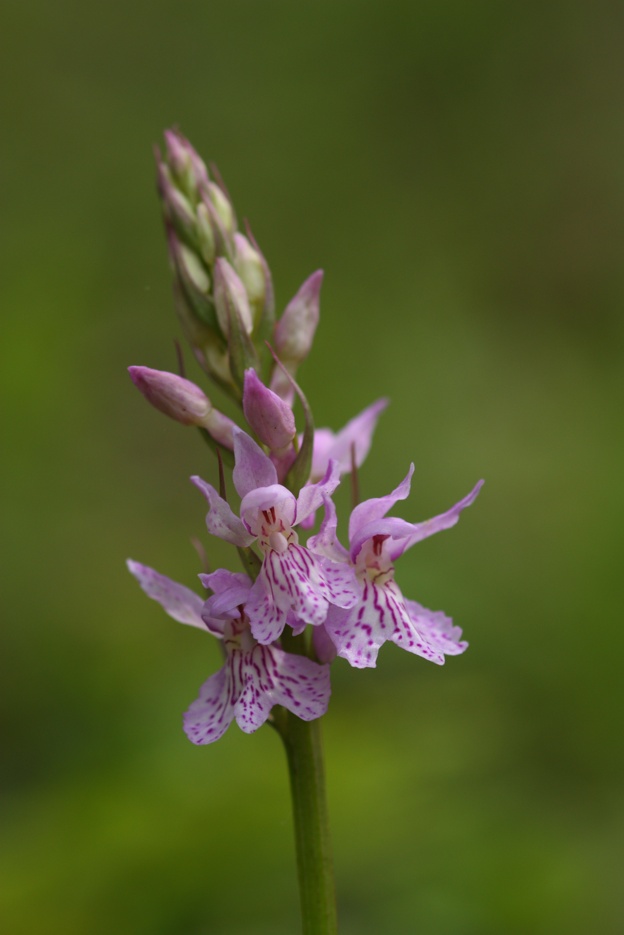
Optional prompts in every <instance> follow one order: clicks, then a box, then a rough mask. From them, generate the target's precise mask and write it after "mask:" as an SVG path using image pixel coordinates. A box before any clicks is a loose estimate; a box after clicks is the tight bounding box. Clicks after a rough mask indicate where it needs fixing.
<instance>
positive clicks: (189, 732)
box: [184, 657, 235, 744]
mask: <svg viewBox="0 0 624 935" xmlns="http://www.w3.org/2000/svg"><path fill="white" fill-rule="evenodd" d="M231 661H232V657H230V659H228V662H226V664H225V665H224V666H223V668H222V669H219V671H218V672H216V673H215V675H211V676H210V678H209V679H208V681H207V682H204V684H203V685H202V687H201V689H200V692H199V698H198V699H197V701H194V702H193V704H192V705H191V706H190V708H189V709H188V711H187V712H186V713H185V715H184V733H185V734H186V736H187V737H188V739H189V740H190V741H192V743H195V744H205V743H213V741H215V740H219V738H220V737H222V736H223V734H224V733H225V732H226V730H227V729H228V727H229V726H230V724H231V723H232V720H233V719H234V703H233V700H232V698H233V696H234V694H235V690H234V673H233V670H232V666H231Z"/></svg>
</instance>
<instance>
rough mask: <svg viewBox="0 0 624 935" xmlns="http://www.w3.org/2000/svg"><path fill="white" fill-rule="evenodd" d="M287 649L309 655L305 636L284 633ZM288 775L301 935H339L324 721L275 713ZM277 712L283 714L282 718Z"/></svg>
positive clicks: (288, 713) (284, 712) (283, 712)
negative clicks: (322, 729)
mask: <svg viewBox="0 0 624 935" xmlns="http://www.w3.org/2000/svg"><path fill="white" fill-rule="evenodd" d="M282 640H283V643H284V648H286V649H287V650H288V651H289V652H300V653H302V654H306V655H307V645H306V642H307V641H306V638H305V635H301V636H295V637H294V636H292V635H291V634H290V633H287V632H286V631H284V634H283V637H282ZM274 710H275V713H276V714H277V717H276V718H275V726H276V728H277V730H278V731H279V733H280V735H281V737H282V740H283V742H284V748H285V750H286V757H287V759H288V772H289V774H290V792H291V797H292V804H293V819H294V825H295V846H296V852H297V876H298V879H299V895H300V899H301V919H302V931H303V935H336V933H337V931H338V922H337V917H336V887H335V883H334V866H333V859H332V849H331V836H330V832H329V813H328V809H327V796H326V792H325V768H324V765H323V744H322V737H321V721H320V718H319V719H317V720H315V721H302V720H301V718H298V717H297V716H296V715H295V714H292V713H291V712H290V711H286V710H285V709H284V708H281V709H277V708H276V709H274ZM278 712H279V713H278Z"/></svg>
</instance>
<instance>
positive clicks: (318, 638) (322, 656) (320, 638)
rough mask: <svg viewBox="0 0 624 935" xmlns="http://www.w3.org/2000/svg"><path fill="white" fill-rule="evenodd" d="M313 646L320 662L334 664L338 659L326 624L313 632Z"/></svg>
mask: <svg viewBox="0 0 624 935" xmlns="http://www.w3.org/2000/svg"><path fill="white" fill-rule="evenodd" d="M328 613H329V611H328ZM326 619H327V618H326ZM312 645H313V646H314V652H315V653H316V656H317V659H318V660H319V662H332V661H333V660H334V659H335V658H336V647H335V646H334V644H333V642H332V638H331V636H330V635H329V633H328V632H327V629H326V627H325V624H324V623H322V624H321V625H320V627H314V629H313V630H312Z"/></svg>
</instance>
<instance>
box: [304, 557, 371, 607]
mask: <svg viewBox="0 0 624 935" xmlns="http://www.w3.org/2000/svg"><path fill="white" fill-rule="evenodd" d="M315 561H316V567H317V569H318V572H319V578H318V584H319V587H320V590H321V593H322V594H323V597H325V598H326V599H327V600H328V601H329V602H330V604H336V605H337V606H338V607H353V605H354V604H356V603H357V601H358V598H359V596H360V592H361V587H360V585H359V583H358V580H357V578H356V577H355V572H354V570H353V568H352V567H351V565H346V564H344V563H343V562H340V563H338V562H332V561H331V560H330V559H328V558H324V557H323V556H317V557H316V559H315Z"/></svg>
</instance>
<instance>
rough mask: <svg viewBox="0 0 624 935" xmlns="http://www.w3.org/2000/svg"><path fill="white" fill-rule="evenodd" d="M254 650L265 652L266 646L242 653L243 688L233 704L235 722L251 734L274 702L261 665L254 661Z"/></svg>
mask: <svg viewBox="0 0 624 935" xmlns="http://www.w3.org/2000/svg"><path fill="white" fill-rule="evenodd" d="M256 650H260V652H263V651H264V652H267V650H268V648H267V647H266V646H255V647H254V649H253V650H252V652H250V653H245V654H244V656H243V661H242V672H243V682H244V688H243V691H242V692H241V694H240V695H239V697H238V699H237V700H236V704H235V715H234V716H235V717H236V723H237V724H238V726H239V727H240V729H241V730H243V731H245V733H246V734H252V733H253V732H254V731H256V730H258V728H259V727H262V725H263V724H264V722H265V721H266V719H267V718H268V716H269V714H270V712H271V708H272V707H273V705H274V704H275V702H274V701H273V700H272V698H271V695H270V693H269V690H270V687H271V686H270V683H267V681H266V676H265V673H264V672H263V671H262V666H260V665H258V663H257V661H256V658H257V657H256ZM237 655H239V654H237ZM240 655H242V654H240Z"/></svg>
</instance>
